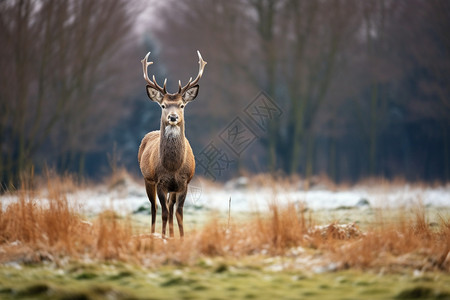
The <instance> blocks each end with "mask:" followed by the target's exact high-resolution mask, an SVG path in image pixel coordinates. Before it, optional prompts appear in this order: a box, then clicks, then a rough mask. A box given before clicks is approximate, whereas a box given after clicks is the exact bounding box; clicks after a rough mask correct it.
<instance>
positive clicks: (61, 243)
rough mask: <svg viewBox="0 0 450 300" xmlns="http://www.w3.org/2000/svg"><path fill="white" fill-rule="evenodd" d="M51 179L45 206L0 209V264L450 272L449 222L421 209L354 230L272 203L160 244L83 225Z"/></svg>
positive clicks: (123, 229)
mask: <svg viewBox="0 0 450 300" xmlns="http://www.w3.org/2000/svg"><path fill="white" fill-rule="evenodd" d="M55 180H56V179H54V180H51V181H50V180H49V181H48V187H47V190H48V196H47V198H48V199H49V201H48V205H42V204H41V203H38V202H37V201H38V200H36V197H35V194H34V193H35V192H30V191H27V189H21V190H19V191H18V192H17V193H18V196H19V197H18V199H19V200H18V201H17V202H15V203H12V204H10V205H8V206H7V207H1V203H0V262H3V263H5V262H12V261H14V262H19V263H34V262H41V261H44V260H50V261H53V262H55V263H61V262H64V261H67V259H74V260H86V259H88V260H100V261H107V260H119V261H125V262H130V263H136V264H141V265H145V266H149V267H154V266H158V265H161V264H164V263H172V264H190V263H195V262H196V261H198V260H199V259H201V258H202V257H217V256H221V257H237V258H242V257H246V256H251V255H262V256H283V255H287V256H289V255H291V254H290V253H292V252H291V250H292V249H295V248H298V247H302V248H304V249H309V250H310V251H309V252H308V253H314V255H315V256H317V255H319V256H320V257H322V260H323V261H328V262H335V263H337V264H338V265H339V266H340V268H362V269H367V268H375V269H387V270H395V269H397V268H414V269H419V270H442V271H450V254H449V251H450V221H449V220H448V219H446V218H444V217H442V218H441V221H440V222H439V224H432V225H430V223H429V222H428V220H427V218H426V215H425V209H424V208H423V207H419V208H418V209H417V210H416V211H415V212H414V213H413V214H410V213H407V212H406V211H403V212H401V213H399V215H398V216H397V217H396V218H395V222H392V220H391V219H387V218H385V217H383V216H382V215H381V214H380V215H379V217H378V219H377V221H376V222H375V223H374V224H373V225H371V226H368V228H367V229H366V230H365V232H362V231H361V230H360V229H359V228H358V226H357V225H355V224H338V223H332V224H328V225H326V226H318V225H317V224H316V223H315V221H314V218H313V217H312V215H311V214H310V213H309V212H305V210H304V209H303V208H302V207H296V206H294V205H288V206H286V207H279V206H277V205H275V204H274V205H273V206H272V209H271V213H270V214H269V215H261V216H255V217H252V219H250V220H247V221H243V222H236V223H233V222H232V223H231V224H230V225H227V222H225V221H224V222H221V221H220V220H219V219H218V218H212V219H211V221H210V223H209V224H208V225H207V226H204V227H203V228H201V229H199V230H198V231H193V232H190V233H189V234H188V235H187V237H186V238H185V239H184V241H180V240H179V239H171V240H164V239H161V238H158V237H157V236H151V235H148V234H145V232H142V229H138V228H136V227H133V225H132V222H131V220H130V219H127V218H120V217H118V216H117V215H116V214H115V213H114V212H113V211H105V212H103V213H102V214H100V215H99V216H98V217H96V219H95V220H93V221H91V222H88V221H86V220H85V219H84V218H83V216H80V215H78V214H77V213H76V212H74V211H73V210H72V209H71V208H70V206H69V205H68V201H67V199H66V197H65V191H66V190H67V188H71V184H70V183H69V182H65V181H64V180H62V181H57V180H56V181H55ZM296 255H303V254H296Z"/></svg>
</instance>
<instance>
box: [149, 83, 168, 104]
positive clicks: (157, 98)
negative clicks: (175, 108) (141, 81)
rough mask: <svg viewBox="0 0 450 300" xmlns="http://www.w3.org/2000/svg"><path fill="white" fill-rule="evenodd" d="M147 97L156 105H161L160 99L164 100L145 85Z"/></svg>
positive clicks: (156, 91) (159, 94) (159, 93)
mask: <svg viewBox="0 0 450 300" xmlns="http://www.w3.org/2000/svg"><path fill="white" fill-rule="evenodd" d="M147 96H148V97H149V98H150V100H152V101H155V102H158V103H161V101H162V99H163V98H164V95H163V94H162V93H161V92H160V91H158V90H157V89H154V88H152V87H151V86H149V85H147Z"/></svg>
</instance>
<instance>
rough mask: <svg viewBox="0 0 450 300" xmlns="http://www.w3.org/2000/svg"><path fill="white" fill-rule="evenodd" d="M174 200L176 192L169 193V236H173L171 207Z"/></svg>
mask: <svg viewBox="0 0 450 300" xmlns="http://www.w3.org/2000/svg"><path fill="white" fill-rule="evenodd" d="M175 202H176V194H175V193H170V194H169V235H170V237H173V236H174V233H173V207H174V205H175Z"/></svg>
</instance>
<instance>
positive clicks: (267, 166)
mask: <svg viewBox="0 0 450 300" xmlns="http://www.w3.org/2000/svg"><path fill="white" fill-rule="evenodd" d="M448 32H450V4H449V2H448V1H445V0H428V1H424V0H410V1H392V0H371V1H358V0H326V1H296V0H282V1H275V0H239V1H220V2H215V1H208V0H193V1H186V2H185V1H176V0H169V1H165V2H156V1H123V0H99V1H88V0H79V1H74V0H58V1H56V0H46V1H32V0H17V1H2V2H0V41H1V44H2V47H0V141H1V146H0V181H1V182H2V186H3V187H6V186H8V185H9V184H16V183H17V182H18V181H19V178H20V174H22V173H23V172H29V171H30V170H33V169H36V170H38V171H39V170H43V169H44V168H45V167H47V166H48V167H51V168H55V169H56V170H57V171H59V172H61V173H63V172H66V171H70V172H76V173H78V174H84V175H88V176H99V175H100V174H106V173H108V170H109V167H108V157H109V158H111V157H119V158H120V159H119V160H120V162H119V163H120V164H122V165H123V166H125V167H127V168H128V169H130V170H133V172H138V169H137V162H136V153H137V148H138V146H139V141H140V139H141V138H142V136H143V135H144V134H145V132H146V131H150V130H153V129H157V128H158V127H159V115H160V112H159V108H158V107H156V106H155V105H153V104H152V103H150V101H148V100H147V99H146V95H145V89H144V85H145V83H144V81H143V80H142V74H141V72H142V70H141V68H140V61H139V60H140V59H142V57H143V56H144V55H145V54H146V53H147V51H152V54H151V55H150V60H153V61H154V62H155V63H154V64H153V65H152V66H151V68H150V72H153V73H154V74H155V76H156V78H157V80H158V81H159V82H160V83H162V80H163V79H164V77H168V89H169V91H175V90H176V87H177V84H178V79H181V80H182V82H186V81H187V79H188V78H189V77H190V76H193V75H194V73H195V71H196V69H197V60H196V59H197V58H196V53H195V51H196V50H197V49H199V50H200V51H201V53H202V56H203V57H204V59H205V60H206V61H208V65H207V66H206V69H205V76H204V78H203V79H202V83H201V87H200V95H199V99H198V100H196V101H194V102H193V103H192V104H190V105H189V107H188V108H187V109H186V120H187V123H186V126H187V128H186V134H187V136H188V138H189V140H190V142H191V144H192V146H193V149H194V153H200V152H201V151H202V149H204V147H205V146H206V145H207V144H208V142H209V141H211V140H214V139H216V138H217V136H218V135H219V134H220V132H222V130H223V128H225V127H226V126H227V124H228V123H229V122H230V121H231V120H232V119H233V118H234V117H235V116H239V115H240V114H242V112H243V110H244V109H245V107H246V106H247V105H248V103H249V102H251V101H252V99H253V98H254V97H255V95H257V94H258V93H259V92H260V91H263V92H264V93H266V94H267V95H269V96H270V97H271V98H272V99H273V100H274V101H276V103H277V105H278V106H279V107H280V109H281V111H282V114H281V116H280V117H279V118H276V119H273V120H271V121H270V122H269V124H268V127H267V131H265V133H264V134H260V135H259V136H258V139H257V140H256V142H255V143H254V144H252V145H250V146H249V147H250V148H249V149H248V150H247V151H244V152H242V154H240V155H239V156H237V157H235V160H236V161H235V164H234V166H233V168H234V169H232V170H230V171H229V172H228V173H227V174H224V175H223V177H222V178H224V179H226V178H228V177H231V176H235V175H236V174H237V172H272V173H276V172H280V171H281V172H282V173H284V174H300V175H302V176H304V177H311V176H313V175H317V174H326V175H327V176H329V177H330V178H331V179H333V180H334V181H337V182H340V181H345V180H350V181H354V180H359V179H362V178H364V177H367V176H382V177H387V178H393V177H396V176H402V177H405V178H407V179H409V180H426V181H432V180H442V181H446V180H448V179H449V177H450V158H449V155H450V149H449V143H450V136H449V135H450V132H449V130H450V82H449V81H450V38H449V35H448ZM110 163H111V162H110Z"/></svg>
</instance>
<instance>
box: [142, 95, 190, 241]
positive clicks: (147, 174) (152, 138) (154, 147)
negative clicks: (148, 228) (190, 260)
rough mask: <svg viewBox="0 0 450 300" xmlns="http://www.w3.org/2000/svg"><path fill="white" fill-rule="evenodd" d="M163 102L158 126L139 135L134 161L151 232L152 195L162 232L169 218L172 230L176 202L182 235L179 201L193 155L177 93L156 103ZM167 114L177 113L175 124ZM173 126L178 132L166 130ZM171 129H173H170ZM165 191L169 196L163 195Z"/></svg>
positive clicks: (182, 195) (181, 210)
mask: <svg viewBox="0 0 450 300" xmlns="http://www.w3.org/2000/svg"><path fill="white" fill-rule="evenodd" d="M160 105H161V106H163V105H164V108H163V109H162V116H161V127H160V130H156V131H152V132H149V133H147V134H146V135H145V137H144V138H143V139H142V142H141V145H140V147H139V153H138V161H139V164H140V168H141V172H142V175H143V176H144V180H145V187H146V191H147V196H148V198H149V200H150V203H151V209H152V233H154V232H155V222H156V210H157V205H156V195H158V198H159V201H160V204H161V209H162V221H163V223H162V234H163V236H164V235H165V233H166V223H167V221H169V233H170V236H171V237H172V236H173V235H174V233H173V212H174V206H175V204H176V205H177V206H176V218H177V223H178V229H179V232H180V236H181V237H183V236H184V229H183V205H184V201H185V199H186V193H187V189H188V184H189V182H190V181H191V179H192V177H193V176H194V172H195V159H194V154H193V153H192V148H191V146H190V144H189V141H188V140H187V138H186V137H185V135H184V113H183V106H181V105H185V103H184V102H183V101H182V99H181V95H177V94H175V95H173V94H166V95H165V96H164V99H163V100H162V101H161V103H160ZM170 115H177V116H178V118H179V121H178V123H177V125H170V123H169V120H168V119H169V117H170ZM166 128H169V129H168V130H169V131H168V132H170V130H171V129H173V130H174V131H176V132H179V134H166ZM172 132H173V131H172ZM168 194H169V197H167V195H168Z"/></svg>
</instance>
